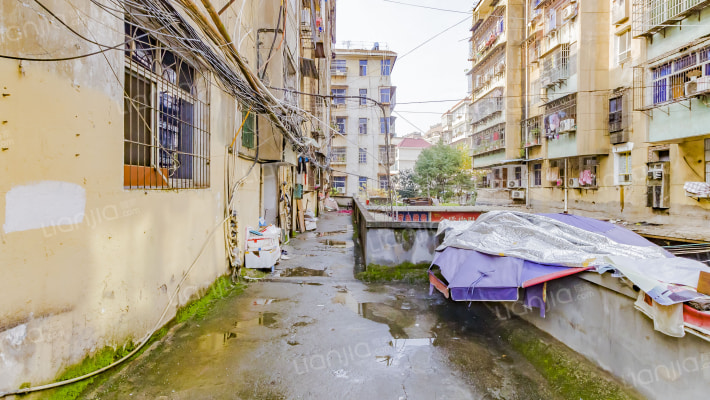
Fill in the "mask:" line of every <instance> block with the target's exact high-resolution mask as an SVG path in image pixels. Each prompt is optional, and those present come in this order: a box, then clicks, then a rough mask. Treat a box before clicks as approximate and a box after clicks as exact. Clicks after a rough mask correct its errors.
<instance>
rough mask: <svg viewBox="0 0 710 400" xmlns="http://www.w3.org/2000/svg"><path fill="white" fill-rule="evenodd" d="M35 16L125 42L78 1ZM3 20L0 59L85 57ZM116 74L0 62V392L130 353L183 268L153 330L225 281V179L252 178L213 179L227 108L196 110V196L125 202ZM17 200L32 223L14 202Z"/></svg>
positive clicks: (238, 162)
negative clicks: (94, 357)
mask: <svg viewBox="0 0 710 400" xmlns="http://www.w3.org/2000/svg"><path fill="white" fill-rule="evenodd" d="M47 6H48V7H50V8H51V9H52V10H53V11H54V12H56V14H57V15H59V16H61V17H63V18H64V20H65V21H66V22H67V23H68V24H69V25H70V26H73V27H76V29H77V30H79V31H80V32H84V33H85V34H87V33H86V32H91V34H87V35H88V36H89V37H92V38H94V39H95V40H97V41H98V42H101V43H106V44H115V43H122V42H123V41H124V40H125V36H124V22H123V21H122V20H120V19H116V18H115V17H114V16H113V15H110V14H108V13H106V12H104V11H102V10H101V9H100V8H99V7H96V6H94V5H91V4H90V3H89V2H88V1H80V2H79V3H77V2H74V5H71V4H69V3H64V2H56V1H51V2H49V3H47ZM75 6H76V9H75V8H73V7H75ZM247 8H249V7H247ZM2 9H3V12H2V14H1V15H0V26H2V27H3V29H0V52H1V53H2V54H6V55H17V56H29V57H38V58H51V57H64V56H74V55H78V54H85V53H89V52H92V51H95V50H96V47H95V46H94V45H91V44H88V43H86V42H83V41H81V40H79V39H77V38H76V36H74V35H73V34H71V33H70V32H69V31H68V30H66V28H63V27H62V26H60V25H59V24H58V23H57V22H56V21H55V20H53V19H52V18H51V17H50V16H49V15H47V14H46V13H45V12H43V11H40V10H39V8H38V6H37V5H36V4H34V3H32V2H8V1H5V2H3V5H2ZM80 10H83V11H80ZM247 14H248V15H254V13H252V12H248V13H247ZM252 35H253V33H252ZM245 36H248V35H245ZM251 42H252V43H253V40H252V41H251ZM245 43H248V41H247V42H245ZM247 54H249V55H251V54H254V53H253V52H247ZM249 58H250V60H249V61H250V65H255V60H253V58H254V57H249ZM124 68H125V66H124V53H123V52H122V51H109V52H107V53H105V56H103V55H100V54H99V55H94V56H91V57H85V58H80V59H76V60H72V61H61V62H32V61H22V62H19V61H12V60H7V59H3V60H0V75H1V76H3V82H2V85H0V87H1V89H0V90H2V93H3V96H1V97H0V114H1V115H0V140H2V141H3V145H2V147H3V149H2V151H1V152H0V175H2V179H0V226H4V228H3V230H0V273H1V274H2V279H0V304H2V307H1V308H0V391H5V390H12V389H16V388H17V387H19V385H20V384H22V383H23V382H31V383H32V384H35V385H36V384H40V383H43V382H48V381H52V380H54V379H55V377H56V375H57V373H59V372H61V371H62V370H63V369H64V368H66V367H67V366H69V365H72V364H75V363H77V362H78V361H80V360H81V359H82V358H84V357H85V356H86V355H87V354H90V353H91V352H92V351H94V350H96V349H100V348H101V347H103V346H105V345H109V346H116V345H122V344H124V343H125V342H127V341H128V340H133V341H134V342H138V341H140V340H141V339H142V338H143V337H144V335H146V334H147V333H149V332H150V330H151V328H153V326H154V325H155V324H156V322H157V321H158V319H159V317H160V315H161V313H162V311H163V309H164V308H165V307H166V305H167V304H168V301H169V298H170V296H171V295H172V293H173V292H174V290H175V289H176V286H177V284H178V282H180V280H181V278H182V277H183V276H184V274H185V273H186V272H187V271H188V268H189V267H190V266H191V265H192V264H193V263H194V268H193V270H192V272H191V274H190V276H189V277H188V278H187V280H186V282H185V283H184V284H183V286H182V289H181V290H180V291H179V293H178V295H177V296H176V298H175V300H173V302H172V305H171V307H170V309H169V311H168V313H167V316H166V318H165V319H164V320H163V323H165V322H167V321H168V320H169V319H170V318H172V317H173V316H174V314H175V309H176V308H177V307H178V306H180V305H183V304H185V303H186V302H187V301H188V300H189V299H190V297H191V296H193V295H195V294H196V293H198V292H199V291H200V290H202V289H204V288H206V287H207V286H209V285H210V284H211V283H212V282H213V281H214V280H215V278H217V277H218V276H220V275H222V274H224V273H226V272H227V263H226V258H225V255H226V249H225V240H224V229H223V226H222V225H223V219H224V217H225V211H224V210H225V199H226V195H225V187H224V182H225V171H226V170H227V168H230V169H231V171H232V173H233V174H234V176H238V177H242V176H245V175H247V171H249V168H250V166H251V162H250V161H247V160H242V159H238V158H236V157H233V158H231V161H230V163H231V164H230V165H226V163H228V161H227V159H228V157H226V156H225V155H226V147H227V146H229V144H230V143H231V140H232V138H233V136H234V134H235V132H236V128H235V121H236V118H235V112H236V110H237V104H236V101H235V99H233V98H232V97H230V96H228V95H227V94H225V92H223V91H222V90H220V89H219V88H216V87H213V88H212V90H211V91H209V97H208V98H205V99H204V100H205V101H206V102H208V103H209V104H210V124H209V126H210V135H211V141H210V155H211V157H210V176H209V179H210V182H211V185H210V187H209V188H205V189H194V190H127V189H124V186H123V174H124V170H123V164H124V159H123V157H124V82H123V77H124ZM207 75H208V76H209V73H207ZM212 82H213V83H214V78H212ZM205 96H207V95H205ZM279 140H280V139H279ZM259 171H260V169H259V168H255V169H253V170H252V171H251V173H250V174H248V175H247V176H245V181H244V184H243V185H242V187H241V189H240V190H239V192H238V194H237V200H236V202H237V203H238V204H239V215H238V225H239V227H240V232H243V228H245V227H246V226H248V225H253V226H255V225H256V224H257V223H258V216H259V188H260V186H259V185H260V172H259ZM27 189H32V190H28V191H26V193H27V197H26V198H25V200H26V201H30V202H32V204H34V206H35V207H34V208H33V209H31V210H29V211H31V212H26V211H27V210H24V211H23V210H22V209H21V207H20V208H18V205H19V206H22V201H19V202H18V201H16V200H17V199H16V198H15V197H13V196H14V194H16V193H18V191H19V192H22V190H27ZM20 200H22V198H20ZM43 215H45V216H46V215H51V216H52V218H50V219H47V218H44V219H43V217H42V216H43ZM50 220H53V221H54V222H51V221H50ZM240 247H243V242H242V238H240Z"/></svg>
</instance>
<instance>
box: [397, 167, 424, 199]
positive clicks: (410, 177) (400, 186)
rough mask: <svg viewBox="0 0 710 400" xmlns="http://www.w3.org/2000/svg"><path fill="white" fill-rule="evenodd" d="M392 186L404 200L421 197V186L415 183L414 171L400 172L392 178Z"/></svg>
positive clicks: (404, 170)
mask: <svg viewBox="0 0 710 400" xmlns="http://www.w3.org/2000/svg"><path fill="white" fill-rule="evenodd" d="M392 185H393V186H392V187H393V188H394V189H395V190H396V191H397V194H399V196H400V197H402V198H409V197H416V196H418V195H419V185H417V183H416V182H415V181H414V171H413V170H412V169H403V170H402V171H399V174H397V175H394V176H392Z"/></svg>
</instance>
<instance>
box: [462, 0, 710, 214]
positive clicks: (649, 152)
mask: <svg viewBox="0 0 710 400" xmlns="http://www.w3.org/2000/svg"><path fill="white" fill-rule="evenodd" d="M489 3H491V2H486V1H483V2H481V4H479V5H478V6H477V7H476V9H475V10H474V29H473V35H472V59H473V60H474V61H473V63H474V64H473V66H474V68H473V69H472V70H471V73H472V74H474V76H472V88H473V100H472V108H473V111H472V113H471V115H472V123H473V126H474V134H473V138H474V139H473V150H472V156H473V165H474V168H478V169H482V170H484V171H485V172H486V178H485V179H483V180H482V182H480V186H481V190H480V191H479V200H478V201H479V203H480V204H500V205H503V204H505V205H512V204H518V205H528V206H530V207H532V208H533V210H535V211H560V210H563V209H568V210H570V211H574V212H582V213H587V214H590V215H594V214H597V215H598V216H603V217H607V218H608V217H612V218H624V219H630V220H635V221H648V222H656V223H668V222H670V221H671V220H674V221H681V220H683V221H687V222H688V223H690V224H695V225H697V224H699V223H702V222H703V221H705V222H707V219H708V213H707V212H706V211H707V210H708V209H709V208H710V204H708V200H707V198H706V196H707V189H706V188H705V187H704V186H703V185H702V184H703V183H707V182H710V167H709V166H708V165H710V164H708V161H709V160H710V141H708V140H707V139H708V133H710V130H708V128H707V127H708V126H710V125H708V122H709V121H708V120H707V119H708V118H710V117H709V116H708V110H707V105H706V104H707V101H706V96H707V95H708V94H709V92H710V84H708V82H710V77H709V78H708V79H705V78H706V76H708V74H710V67H708V68H705V67H706V65H705V64H706V63H707V62H708V60H709V59H708V57H710V51H708V49H710V48H709V47H708V45H710V43H708V42H707V39H706V38H705V36H706V35H707V34H708V33H710V24H707V23H706V22H707V21H708V18H709V17H710V9H709V8H708V2H705V1H697V0H694V1H687V0H685V1H681V0H678V1H642V0H638V1H633V0H609V1H602V2H597V1H589V0H529V1H525V2H523V3H522V4H516V5H522V10H521V14H522V17H520V14H516V18H512V17H508V16H507V15H508V14H506V13H507V12H508V11H509V10H508V9H516V10H517V8H515V7H514V5H513V4H512V3H511V2H492V3H493V4H495V6H494V7H490V6H489ZM504 7H506V8H504ZM490 21H492V22H490ZM494 22H497V23H498V24H506V23H507V24H509V25H517V27H518V29H517V30H516V29H513V31H516V32H517V31H520V32H522V33H523V35H522V36H521V38H522V40H521V44H522V45H521V46H520V47H519V49H518V50H517V51H519V53H517V54H516V53H515V51H516V50H515V49H512V54H511V58H513V59H515V58H516V57H518V58H519V59H521V60H522V65H520V66H519V68H518V71H516V70H515V68H514V67H513V66H511V65H506V66H505V70H506V74H508V75H513V76H514V77H513V78H512V79H505V78H504V77H503V76H501V77H499V78H498V79H499V81H500V82H501V83H498V84H497V85H498V86H499V87H498V88H497V90H499V94H500V95H501V96H502V98H503V99H504V101H500V102H495V101H492V100H488V102H487V103H486V102H482V101H483V100H484V99H486V98H488V97H487V96H490V95H489V94H488V93H487V92H485V90H487V89H488V88H490V87H491V86H495V85H496V84H494V83H486V82H489V79H490V82H495V79H496V75H495V68H493V77H491V76H490V73H489V75H488V76H486V75H485V73H484V75H483V76H484V78H478V76H480V73H479V71H481V69H480V68H479V66H480V65H481V64H483V65H488V64H487V63H488V62H489V61H488V59H489V58H491V57H492V56H491V55H490V53H491V52H495V51H498V52H500V53H503V50H500V48H502V47H503V46H505V44H504V40H505V38H503V37H502V36H503V33H502V32H505V33H506V34H507V32H509V31H510V30H509V29H505V28H504V27H501V26H499V27H497V28H492V27H491V26H492V25H493V23H494ZM489 31H490V32H492V34H491V33H488V32H489ZM496 35H497V36H496ZM508 42H509V43H510V40H508ZM501 43H503V44H501ZM512 43H515V42H512ZM496 46H499V49H498V50H496ZM508 46H510V45H508ZM499 57H501V58H502V56H499ZM491 64H495V63H493V62H491ZM706 69H707V71H706ZM483 83H485V85H488V86H484V88H483V89H482V88H481V84H483ZM492 90H496V89H495V88H494V89H492ZM516 90H517V91H516ZM494 98H495V97H494ZM514 99H521V101H520V103H519V105H520V111H519V112H518V113H517V114H515V116H513V117H511V118H510V120H509V123H508V125H505V126H506V127H508V126H510V127H511V128H510V129H508V130H506V132H508V133H509V134H508V135H503V134H502V133H499V134H498V135H497V136H496V137H495V138H496V140H497V142H495V140H494V137H493V136H491V137H488V136H485V137H483V138H479V137H478V136H477V135H478V130H477V128H476V125H477V124H479V123H480V122H479V121H481V115H482V114H481V110H484V111H483V115H484V116H485V118H484V119H482V121H484V122H483V123H484V124H485V123H487V121H502V120H503V119H505V117H504V116H505V115H508V114H509V111H510V107H511V102H513V101H514ZM477 104H479V105H480V106H477ZM483 105H486V107H483ZM517 105H518V103H513V106H517ZM491 123H492V122H491ZM499 123H501V124H502V122H499ZM482 126H483V127H484V128H486V129H487V128H488V125H482ZM503 126H504V125H499V127H500V128H502V127H503ZM503 138H504V139H503ZM483 139H487V141H484V140H483ZM481 144H483V145H481ZM692 182H694V183H692ZM686 183H691V184H690V186H688V185H686ZM688 188H691V190H694V191H693V192H691V191H688V190H686V189H688ZM692 188H695V189H692ZM669 217H670V218H669ZM698 217H700V218H698ZM676 218H680V219H677V220H676Z"/></svg>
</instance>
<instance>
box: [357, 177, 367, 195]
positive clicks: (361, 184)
mask: <svg viewBox="0 0 710 400" xmlns="http://www.w3.org/2000/svg"><path fill="white" fill-rule="evenodd" d="M357 188H358V192H360V193H367V177H366V176H359V177H358V180H357Z"/></svg>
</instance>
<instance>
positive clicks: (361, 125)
mask: <svg viewBox="0 0 710 400" xmlns="http://www.w3.org/2000/svg"><path fill="white" fill-rule="evenodd" d="M357 130H358V132H359V133H360V134H361V135H367V118H358V121H357Z"/></svg>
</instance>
